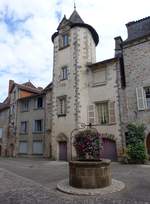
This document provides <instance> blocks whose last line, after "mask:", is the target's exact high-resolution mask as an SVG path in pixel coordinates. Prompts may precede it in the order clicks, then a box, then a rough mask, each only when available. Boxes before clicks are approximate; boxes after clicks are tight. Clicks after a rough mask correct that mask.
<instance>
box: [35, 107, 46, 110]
mask: <svg viewBox="0 0 150 204" xmlns="http://www.w3.org/2000/svg"><path fill="white" fill-rule="evenodd" d="M43 109H44V107H41V108H34V110H43Z"/></svg>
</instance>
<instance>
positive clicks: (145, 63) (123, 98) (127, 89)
mask: <svg viewBox="0 0 150 204" xmlns="http://www.w3.org/2000/svg"><path fill="white" fill-rule="evenodd" d="M126 26H127V30H128V38H127V39H126V40H125V41H122V39H121V37H118V38H117V39H116V45H117V49H116V55H117V56H119V57H120V58H122V59H123V61H124V66H123V73H124V76H123V78H124V79H123V80H125V86H124V87H121V86H119V83H118V88H119V93H120V94H119V96H120V114H121V124H122V136H123V138H125V133H126V125H127V124H128V123H130V122H136V123H143V124H144V125H145V126H146V131H145V134H146V136H145V143H146V146H147V151H148V153H149V154H150V136H149V134H150V112H149V110H150V17H147V18H144V19H141V20H139V21H135V22H130V23H128V24H127V25H126Z"/></svg>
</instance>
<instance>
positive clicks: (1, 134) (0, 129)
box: [0, 127, 3, 139]
mask: <svg viewBox="0 0 150 204" xmlns="http://www.w3.org/2000/svg"><path fill="white" fill-rule="evenodd" d="M2 137H3V128H2V127H0V139H2Z"/></svg>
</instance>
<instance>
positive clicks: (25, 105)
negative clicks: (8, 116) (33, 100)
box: [21, 100, 29, 112]
mask: <svg viewBox="0 0 150 204" xmlns="http://www.w3.org/2000/svg"><path fill="white" fill-rule="evenodd" d="M28 110H29V101H28V100H24V101H21V111H22V112H24V111H28Z"/></svg>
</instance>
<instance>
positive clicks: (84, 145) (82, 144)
mask: <svg viewBox="0 0 150 204" xmlns="http://www.w3.org/2000/svg"><path fill="white" fill-rule="evenodd" d="M101 141H102V140H101V135H100V134H99V133H98V132H97V131H93V130H91V129H87V130H84V131H79V132H78V133H77V134H76V135H75V137H74V141H73V145H74V147H75V149H76V153H77V156H78V158H79V159H86V157H88V158H90V159H93V160H98V159H100V150H101V149H102V143H101Z"/></svg>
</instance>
